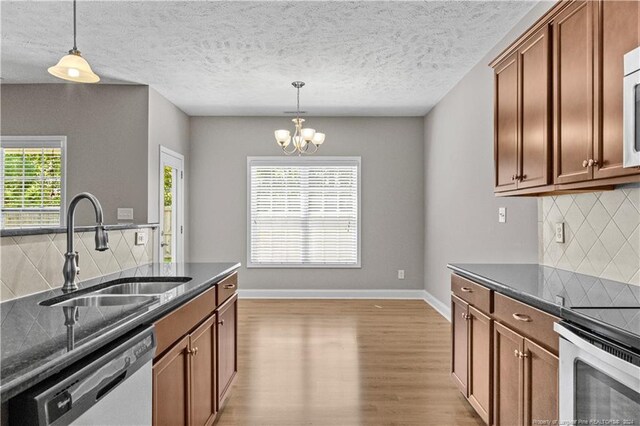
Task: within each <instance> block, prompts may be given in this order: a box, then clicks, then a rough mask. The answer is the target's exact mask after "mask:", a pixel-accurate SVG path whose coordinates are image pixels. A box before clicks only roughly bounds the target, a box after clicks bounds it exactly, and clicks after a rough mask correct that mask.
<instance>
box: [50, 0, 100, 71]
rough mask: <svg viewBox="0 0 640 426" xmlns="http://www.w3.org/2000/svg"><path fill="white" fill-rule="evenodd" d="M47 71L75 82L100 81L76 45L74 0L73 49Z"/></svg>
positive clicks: (74, 0)
mask: <svg viewBox="0 0 640 426" xmlns="http://www.w3.org/2000/svg"><path fill="white" fill-rule="evenodd" d="M47 71H49V74H51V75H53V76H55V77H58V78H61V79H63V80H69V81H75V82H76V83H97V82H98V81H100V77H98V75H96V74H95V73H94V72H93V70H92V69H91V66H89V63H88V62H87V61H86V60H85V59H84V58H83V57H82V55H80V51H79V50H78V47H77V46H76V0H73V49H71V50H70V51H69V54H68V55H65V56H63V57H62V59H60V61H58V63H57V64H56V65H55V66H53V67H50V68H49V69H48V70H47Z"/></svg>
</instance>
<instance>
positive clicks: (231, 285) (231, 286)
mask: <svg viewBox="0 0 640 426" xmlns="http://www.w3.org/2000/svg"><path fill="white" fill-rule="evenodd" d="M222 288H236V285H235V284H225V285H223V286H222Z"/></svg>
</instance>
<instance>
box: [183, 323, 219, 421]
mask: <svg viewBox="0 0 640 426" xmlns="http://www.w3.org/2000/svg"><path fill="white" fill-rule="evenodd" d="M215 320H216V317H215V315H213V316H211V317H210V318H209V319H208V320H206V321H205V322H204V323H203V324H202V325H201V326H200V327H198V328H197V329H196V330H195V331H194V332H193V333H191V335H190V336H189V339H190V346H191V354H192V356H191V424H192V425H193V426H201V425H207V426H208V425H211V424H213V421H214V419H215V415H216V399H217V397H218V395H217V394H216V356H215V342H216V321H215Z"/></svg>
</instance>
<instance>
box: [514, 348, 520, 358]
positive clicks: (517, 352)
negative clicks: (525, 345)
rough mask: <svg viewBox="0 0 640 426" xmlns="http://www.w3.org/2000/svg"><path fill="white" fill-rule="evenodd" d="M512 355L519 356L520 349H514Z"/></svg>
mask: <svg viewBox="0 0 640 426" xmlns="http://www.w3.org/2000/svg"><path fill="white" fill-rule="evenodd" d="M513 356H515V357H516V358H520V351H519V350H517V349H515V350H514V351H513Z"/></svg>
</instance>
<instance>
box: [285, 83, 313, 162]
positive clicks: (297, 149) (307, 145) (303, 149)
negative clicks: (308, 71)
mask: <svg viewBox="0 0 640 426" xmlns="http://www.w3.org/2000/svg"><path fill="white" fill-rule="evenodd" d="M291 85H292V86H293V87H295V88H296V89H297V91H298V97H297V99H298V103H297V109H296V118H294V119H293V120H291V121H293V124H294V126H295V130H294V132H293V137H292V136H291V132H290V131H289V130H284V129H281V130H276V131H275V132H274V133H275V136H276V142H278V145H280V148H282V151H284V153H285V154H287V155H293V154H298V155H302V154H313V153H314V152H316V151H317V150H318V147H319V146H320V145H322V143H323V142H324V137H325V135H324V133H320V132H316V131H315V129H310V128H306V127H305V128H302V123H304V118H300V88H301V87H302V86H304V81H294V82H293V83H291ZM291 142H293V143H291ZM289 145H291V146H292V148H287V147H288V146H289Z"/></svg>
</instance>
